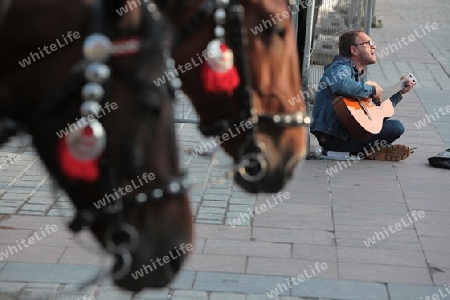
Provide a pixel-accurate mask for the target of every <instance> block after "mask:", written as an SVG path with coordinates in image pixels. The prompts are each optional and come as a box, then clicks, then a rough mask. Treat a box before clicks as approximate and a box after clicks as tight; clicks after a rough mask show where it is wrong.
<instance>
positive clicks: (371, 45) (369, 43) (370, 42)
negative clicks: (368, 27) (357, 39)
mask: <svg viewBox="0 0 450 300" xmlns="http://www.w3.org/2000/svg"><path fill="white" fill-rule="evenodd" d="M365 44H367V45H369V46H370V47H373V46H375V43H374V41H367V42H364V43H361V44H356V45H354V46H355V47H358V46H361V45H365Z"/></svg>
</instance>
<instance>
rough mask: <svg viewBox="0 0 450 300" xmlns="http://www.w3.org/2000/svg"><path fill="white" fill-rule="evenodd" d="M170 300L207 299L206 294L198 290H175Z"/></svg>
mask: <svg viewBox="0 0 450 300" xmlns="http://www.w3.org/2000/svg"><path fill="white" fill-rule="evenodd" d="M172 300H208V294H207V293H206V292H198V291H175V292H174V293H173V295H172Z"/></svg>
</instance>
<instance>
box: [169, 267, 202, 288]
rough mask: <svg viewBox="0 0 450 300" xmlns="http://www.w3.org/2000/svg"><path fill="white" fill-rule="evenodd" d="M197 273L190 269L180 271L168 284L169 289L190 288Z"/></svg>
mask: <svg viewBox="0 0 450 300" xmlns="http://www.w3.org/2000/svg"><path fill="white" fill-rule="evenodd" d="M196 275H197V273H196V272H192V271H180V272H179V273H178V275H177V276H176V277H175V280H174V281H172V283H171V284H170V285H169V288H170V289H175V290H192V287H193V286H194V280H195V277H196Z"/></svg>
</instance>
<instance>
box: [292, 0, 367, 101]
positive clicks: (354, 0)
mask: <svg viewBox="0 0 450 300" xmlns="http://www.w3.org/2000/svg"><path fill="white" fill-rule="evenodd" d="M301 1H304V2H305V3H307V17H306V39H305V49H304V57H303V66H302V71H303V72H302V85H303V90H304V91H305V93H304V95H305V96H306V98H307V101H308V102H310V103H312V102H314V97H315V92H316V91H317V85H318V84H319V81H320V78H321V77H322V74H323V67H324V65H326V64H329V63H330V62H331V61H332V59H333V57H334V56H335V55H337V54H338V45H337V44H338V40H339V36H340V35H341V34H342V33H343V32H345V31H347V30H351V29H363V30H364V31H365V32H366V33H367V34H369V33H370V28H371V24H372V16H373V9H374V6H375V0H296V2H297V4H298V5H301ZM316 14H317V15H316Z"/></svg>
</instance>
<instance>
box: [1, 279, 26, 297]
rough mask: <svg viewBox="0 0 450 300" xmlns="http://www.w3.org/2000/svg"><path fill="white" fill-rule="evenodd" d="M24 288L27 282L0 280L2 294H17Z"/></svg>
mask: <svg viewBox="0 0 450 300" xmlns="http://www.w3.org/2000/svg"><path fill="white" fill-rule="evenodd" d="M23 288H25V283H14V282H0V295H8V294H9V295H17V294H18V293H19V292H20V291H21V290H22V289H23Z"/></svg>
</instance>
